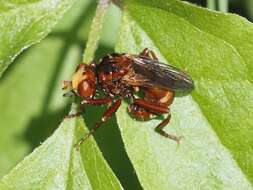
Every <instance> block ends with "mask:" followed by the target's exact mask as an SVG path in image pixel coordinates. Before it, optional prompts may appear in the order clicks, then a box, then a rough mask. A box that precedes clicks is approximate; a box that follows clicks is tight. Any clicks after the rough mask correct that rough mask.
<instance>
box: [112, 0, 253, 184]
mask: <svg viewBox="0 0 253 190" xmlns="http://www.w3.org/2000/svg"><path fill="white" fill-rule="evenodd" d="M125 11H126V12H128V14H129V15H130V16H127V15H128V14H127V13H125V16H124V19H123V21H122V26H121V31H120V34H121V36H120V39H119V42H118V46H117V48H116V49H117V51H120V52H130V53H138V52H140V51H141V50H142V49H143V48H144V47H149V48H151V49H153V50H155V52H156V53H158V57H159V58H160V59H161V60H162V61H163V62H169V63H170V64H172V65H176V66H177V67H179V68H181V69H183V70H186V71H187V72H188V73H189V74H190V75H191V76H192V77H193V79H194V81H195V86H196V88H195V90H194V91H193V92H192V98H191V97H190V96H185V97H176V99H175V101H174V103H173V105H172V106H171V112H172V121H171V123H170V124H169V125H168V126H167V127H166V129H165V130H166V131H167V132H168V133H172V134H177V135H178V136H180V135H183V136H184V137H185V138H184V139H183V140H182V142H181V144H180V145H179V146H177V145H176V143H175V142H173V141H171V140H168V139H165V138H163V137H161V136H160V135H158V134H156V133H155V132H154V127H155V126H156V125H157V124H158V123H159V122H161V120H152V121H149V122H137V121H134V120H133V119H131V118H130V117H129V115H128V114H126V104H124V105H123V107H121V108H120V110H119V112H118V113H117V118H118V124H119V126H120V129H121V131H122V137H123V141H124V143H125V147H126V151H127V153H128V155H129V157H130V160H131V161H132V163H133V165H134V168H135V170H136V173H137V175H138V177H139V180H140V183H141V184H142V186H143V187H144V189H155V188H157V187H159V188H160V189H196V188H197V189H252V185H251V183H252V182H253V175H252V174H253V173H252V170H253V160H252V158H253V157H252V154H253V151H252V150H253V144H252V142H253V141H252V136H253V125H252V123H253V122H252V118H253V115H252V114H253V112H252V111H251V110H252V108H253V102H252V96H253V94H252V92H253V86H252V76H253V75H252V73H253V67H252V64H251V62H252V60H253V52H252V50H253V41H252V39H253V25H252V23H250V22H248V21H247V20H245V19H243V18H241V17H239V16H236V15H232V14H223V13H218V12H212V11H208V10H207V9H203V8H199V7H196V6H193V5H191V4H189V3H185V2H182V1H176V0H170V1H168V0H156V1H154V0H151V1H145V0H137V1H131V0H129V1H126V10H125Z"/></svg>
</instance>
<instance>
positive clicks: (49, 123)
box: [24, 2, 142, 189]
mask: <svg viewBox="0 0 253 190" xmlns="http://www.w3.org/2000/svg"><path fill="white" fill-rule="evenodd" d="M95 5H96V4H95V2H92V3H91V4H90V5H89V6H88V9H87V10H88V11H87V10H84V11H83V14H82V15H80V17H79V19H78V20H77V21H76V23H74V25H73V27H72V28H71V29H70V30H69V31H66V32H52V33H51V34H50V35H49V36H48V38H59V39H62V40H63V41H64V44H63V48H62V50H61V53H60V55H59V58H58V60H57V62H56V63H55V67H54V70H53V71H52V74H51V79H50V80H49V81H50V83H49V84H48V88H47V92H46V94H45V96H44V98H43V100H42V101H43V107H42V109H41V113H40V114H39V115H37V116H36V117H34V118H31V119H30V122H29V123H28V125H27V127H26V131H25V133H24V138H25V139H26V140H27V141H28V142H29V144H30V145H31V151H32V150H33V149H34V148H35V147H37V146H38V145H39V144H40V142H43V141H44V140H45V139H46V138H47V137H49V136H50V135H51V134H52V133H53V131H54V130H55V129H56V127H58V125H59V124H60V122H61V120H62V118H63V117H64V116H65V115H67V113H68V110H69V106H66V107H64V108H61V109H59V110H56V111H55V112H51V111H50V110H49V105H50V101H51V100H52V96H53V91H54V89H55V88H61V87H60V85H59V84H58V82H57V81H59V76H60V73H61V68H63V65H62V64H63V63H64V60H65V58H66V55H67V53H68V51H69V50H70V47H71V46H72V45H75V46H76V45H77V46H79V47H80V50H81V51H82V50H83V49H84V48H85V47H84V45H85V44H86V42H85V41H84V40H83V39H79V38H78V37H77V36H78V35H77V32H78V31H79V28H80V27H81V26H82V23H83V22H84V18H86V17H88V15H89V14H93V13H94V10H95ZM111 52H113V48H112V47H108V46H103V45H101V44H100V46H99V47H98V49H97V51H96V55H95V56H96V60H97V59H98V58H100V57H102V56H103V55H105V54H106V53H111ZM80 61H81V56H80ZM77 64H78V63H77ZM59 98H63V97H59ZM66 101H67V100H66ZM103 111H104V109H103V108H101V107H96V106H88V107H87V109H86V111H85V114H84V118H85V122H86V124H87V126H88V127H89V129H91V128H92V127H93V126H94V124H95V122H96V121H99V119H101V116H102V114H103ZM95 139H96V141H97V143H98V146H99V148H100V150H101V152H102V153H103V156H104V157H105V159H106V160H107V162H108V164H109V165H110V167H111V168H112V170H113V171H114V172H115V174H116V176H117V177H118V179H119V180H120V182H121V184H122V186H123V187H124V189H142V187H141V185H140V183H139V181H138V178H137V176H136V174H135V172H134V168H133V166H132V163H131V162H130V160H129V158H128V156H127V153H126V151H125V149H124V144H123V141H122V138H121V134H120V131H119V129H118V126H117V123H116V117H115V116H114V117H113V118H112V119H111V120H110V121H109V122H108V123H107V124H105V125H103V126H101V129H99V130H98V132H97V133H96V134H95Z"/></svg>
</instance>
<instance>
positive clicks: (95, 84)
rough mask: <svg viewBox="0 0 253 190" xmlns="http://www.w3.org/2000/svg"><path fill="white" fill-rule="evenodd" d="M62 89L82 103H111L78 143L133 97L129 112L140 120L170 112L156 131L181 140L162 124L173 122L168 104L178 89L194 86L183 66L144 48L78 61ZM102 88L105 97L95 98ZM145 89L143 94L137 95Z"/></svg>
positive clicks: (185, 90) (183, 89)
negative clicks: (79, 99)
mask: <svg viewBox="0 0 253 190" xmlns="http://www.w3.org/2000/svg"><path fill="white" fill-rule="evenodd" d="M63 89H70V90H71V91H70V92H71V93H73V94H75V95H77V96H79V97H80V98H81V99H82V101H81V105H86V104H91V105H108V109H107V110H106V111H105V113H104V114H103V116H102V118H101V120H100V121H99V122H97V123H96V125H95V127H94V128H93V129H91V130H90V132H89V133H88V134H86V135H85V136H84V137H83V138H82V139H80V141H79V142H78V143H77V145H76V147H77V148H79V147H80V145H81V144H82V143H83V142H84V141H85V140H86V139H87V138H88V137H89V136H90V135H91V134H92V133H94V132H95V131H96V130H97V129H98V128H99V127H100V126H101V124H103V123H105V122H107V121H108V120H109V119H110V117H111V116H112V115H113V114H114V113H115V112H116V111H117V109H118V108H119V107H120V105H121V101H122V100H123V99H125V98H129V99H130V102H131V103H130V105H129V106H128V112H129V113H130V114H131V115H132V117H133V118H135V119H137V120H143V121H145V120H149V119H152V118H154V117H156V116H159V115H163V114H167V117H166V118H165V119H164V120H163V121H162V122H161V123H160V124H159V125H157V126H156V128H155V131H156V132H158V133H159V134H161V135H162V136H164V137H167V138H170V139H172V140H175V141H177V142H178V141H179V140H180V138H181V137H177V136H175V135H172V134H168V133H166V132H165V131H164V130H163V128H164V127H165V126H166V125H167V124H168V123H169V122H170V119H171V114H170V109H169V106H170V105H171V104H172V102H173V99H174V96H175V93H176V92H190V91H191V90H193V89H194V82H193V80H192V79H191V77H190V76H189V75H188V74H187V73H185V72H183V71H181V70H180V69H178V68H176V67H173V66H171V65H165V64H163V63H161V62H159V61H158V58H157V56H156V55H155V53H154V52H153V51H152V50H150V49H148V48H145V49H144V50H143V51H142V52H141V53H140V54H138V55H133V54H127V53H112V54H107V55H106V56H104V57H103V58H102V59H100V60H99V61H98V63H97V64H95V63H92V64H89V65H86V64H79V65H78V66H77V68H76V71H75V73H74V74H73V76H72V80H71V81H64V85H63ZM97 89H100V90H102V92H103V94H104V98H96V92H97V91H96V90H97ZM138 93H139V94H140V93H142V96H140V95H139V96H138Z"/></svg>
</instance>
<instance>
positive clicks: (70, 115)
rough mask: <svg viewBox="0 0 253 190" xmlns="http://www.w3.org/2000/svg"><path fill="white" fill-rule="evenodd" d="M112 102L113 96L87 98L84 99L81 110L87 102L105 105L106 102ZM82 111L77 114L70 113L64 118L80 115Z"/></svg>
mask: <svg viewBox="0 0 253 190" xmlns="http://www.w3.org/2000/svg"><path fill="white" fill-rule="evenodd" d="M111 102H112V99H111V98H101V99H87V100H83V101H82V102H81V106H80V107H81V110H83V106H84V105H85V104H91V105H105V104H109V103H111ZM81 114H82V113H81V112H78V113H76V114H69V115H66V116H65V117H64V118H67V119H68V118H74V117H78V116H80V115H81Z"/></svg>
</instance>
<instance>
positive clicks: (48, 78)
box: [0, 0, 253, 189]
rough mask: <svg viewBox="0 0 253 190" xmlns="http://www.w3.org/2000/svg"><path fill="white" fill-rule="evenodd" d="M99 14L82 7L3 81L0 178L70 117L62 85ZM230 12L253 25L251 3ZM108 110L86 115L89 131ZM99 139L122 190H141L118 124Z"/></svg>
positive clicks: (111, 19)
mask: <svg viewBox="0 0 253 190" xmlns="http://www.w3.org/2000/svg"><path fill="white" fill-rule="evenodd" d="M213 1H214V2H216V0H213ZM190 2H193V3H195V4H197V5H201V6H204V7H205V6H206V4H207V2H206V1H205V0H191V1H190ZM95 8H96V1H94V0H82V1H80V0H79V1H77V2H76V3H75V5H74V6H73V7H72V8H71V10H70V11H69V12H68V13H67V14H66V15H65V16H64V18H62V20H61V21H60V23H59V24H58V25H57V26H56V27H55V29H54V30H53V32H51V33H50V34H49V36H47V38H46V39H44V40H43V41H42V42H40V43H39V44H37V45H34V46H33V47H31V48H29V49H28V50H26V51H24V52H23V53H22V54H21V55H19V56H18V58H17V59H16V60H15V61H14V63H12V64H11V66H10V67H9V68H8V69H7V71H6V72H5V73H4V75H3V77H2V78H1V79H0V107H1V113H0V177H2V176H3V175H4V174H7V173H8V172H9V171H10V170H11V168H13V167H14V166H15V165H16V164H17V163H18V162H19V161H21V160H22V159H23V158H24V157H25V156H26V155H28V154H29V153H30V152H31V151H32V150H33V149H34V148H35V147H37V146H38V145H39V144H40V142H43V141H44V140H45V139H46V138H47V137H49V136H50V135H51V134H52V133H53V131H54V130H55V128H56V127H57V126H58V124H59V123H60V122H61V119H62V118H63V117H64V115H66V114H67V112H68V109H69V99H68V98H63V97H62V94H63V92H62V91H61V81H62V80H64V79H70V77H71V74H72V72H73V70H74V67H75V65H76V64H78V63H80V61H81V58H82V53H83V49H84V47H85V44H86V42H87V38H88V32H89V27H90V24H91V21H92V17H93V16H94V12H95ZM228 8H229V12H232V13H237V14H240V15H242V16H244V17H246V18H248V19H249V20H251V21H253V1H252V0H230V1H229V5H228ZM120 16H121V12H120V10H119V9H118V8H117V7H116V6H111V7H110V9H109V11H108V13H107V15H106V18H105V22H104V26H103V31H102V36H101V40H100V44H99V48H98V50H97V53H96V59H98V58H99V57H101V56H102V55H104V54H105V53H109V52H113V47H114V44H115V43H116V40H117V35H118V33H117V31H118V27H119V23H120ZM103 110H104V108H100V107H99V108H98V107H93V106H89V107H88V108H87V109H86V110H85V114H84V118H85V120H86V122H87V126H88V127H89V128H91V127H92V126H94V123H95V122H96V121H97V120H99V118H100V116H101V115H102V112H103ZM87 118H89V120H88V119H87ZM95 138H96V140H97V143H98V145H99V147H100V150H101V151H102V153H103V155H104V157H105V158H106V160H107V161H108V163H109V165H110V166H111V168H112V169H113V171H114V172H115V174H116V175H117V177H118V178H119V180H120V181H121V183H122V185H123V187H125V188H127V189H130V188H131V189H133V188H134V187H135V189H136V187H139V189H141V186H140V184H139V182H138V179H137V177H136V175H135V173H134V170H133V167H132V165H131V162H130V161H129V159H128V157H127V154H126V152H125V150H124V145H123V142H122V139H121V136H120V132H119V130H118V127H117V124H116V118H115V117H114V118H113V119H112V120H111V121H110V122H109V123H108V124H106V125H105V126H103V127H102V128H101V129H100V130H98V132H96V135H95Z"/></svg>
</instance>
